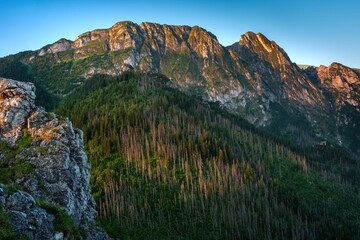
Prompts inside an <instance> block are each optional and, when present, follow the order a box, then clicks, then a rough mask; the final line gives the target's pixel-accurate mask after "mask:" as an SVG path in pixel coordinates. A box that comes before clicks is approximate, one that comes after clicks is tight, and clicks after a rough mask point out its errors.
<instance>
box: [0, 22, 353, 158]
mask: <svg viewBox="0 0 360 240" xmlns="http://www.w3.org/2000/svg"><path fill="white" fill-rule="evenodd" d="M20 58H21V59H20V61H21V62H24V63H25V64H26V65H27V67H28V68H29V69H30V72H31V74H32V75H33V76H34V77H35V78H37V79H38V81H39V82H41V83H42V84H43V85H45V86H46V87H47V89H51V91H53V92H55V93H57V94H60V95H64V96H65V95H67V94H69V93H70V92H71V91H76V88H77V87H78V86H79V85H81V84H83V83H84V82H85V81H86V80H87V79H89V78H90V77H92V76H93V75H95V74H106V75H119V74H121V73H122V72H124V71H127V70H132V69H133V70H135V71H141V72H153V73H160V74H164V75H165V76H166V77H168V78H169V79H171V81H172V82H173V83H174V86H177V87H179V88H180V89H182V90H183V91H185V92H189V93H191V94H195V95H199V96H201V97H202V98H203V99H205V100H208V101H218V102H220V103H221V104H222V105H223V106H224V107H225V108H227V109H228V110H229V111H231V112H234V113H237V114H238V115H240V116H242V117H244V118H245V119H247V120H248V121H250V122H251V123H253V124H255V125H256V126H259V127H263V128H265V129H267V130H269V131H272V132H274V133H275V134H278V135H281V136H283V137H286V138H290V139H293V140H295V141H297V142H298V143H301V142H304V141H303V140H300V139H297V137H296V135H307V137H306V138H307V141H305V142H309V143H316V142H318V143H319V142H321V141H323V140H327V141H328V142H329V143H331V144H337V145H343V143H344V142H345V143H346V144H345V145H346V147H348V146H349V144H347V142H348V141H355V140H354V139H350V138H349V137H348V136H347V135H346V134H345V135H344V134H343V132H340V133H339V132H338V127H337V124H338V121H336V119H335V118H334V116H335V115H337V114H338V112H341V111H340V109H338V108H336V107H335V108H334V103H333V102H332V101H333V100H332V98H329V97H327V95H326V94H335V93H336V92H334V91H333V92H324V91H322V89H321V88H322V87H321V86H319V85H316V83H314V82H313V81H312V79H310V78H309V76H308V74H305V71H304V70H302V69H300V68H299V67H298V66H297V65H296V64H295V63H293V62H292V61H291V59H290V58H289V56H288V55H287V53H286V52H285V51H284V49H282V48H281V47H280V46H278V45H277V44H276V42H275V41H270V40H269V39H267V38H266V37H265V36H264V35H263V34H261V33H257V34H256V33H253V32H248V33H245V34H243V35H242V36H241V37H240V40H239V41H238V42H236V43H234V44H233V45H230V46H227V47H225V46H222V45H221V44H220V43H219V42H218V40H217V38H216V36H215V35H213V34H212V33H210V32H208V31H206V30H205V29H203V28H201V27H198V26H194V27H190V26H182V25H181V26H175V25H166V24H163V25H161V24H156V23H149V22H144V23H141V24H139V25H138V24H135V23H132V22H130V21H124V22H118V23H116V24H114V25H113V26H112V27H110V28H109V29H97V30H93V31H88V32H86V33H83V34H81V35H79V36H78V37H77V38H76V39H75V40H74V41H70V40H65V39H60V40H59V41H57V42H55V43H53V44H50V45H47V46H45V47H43V48H41V49H39V50H38V51H33V52H26V53H24V54H23V57H20ZM49 70H50V71H49ZM343 71H345V69H343ZM0 73H1V71H0ZM354 96H355V95H354ZM355 97H356V98H354V99H353V102H358V101H359V99H357V97H358V96H355ZM352 111H353V110H351V112H352ZM354 111H355V115H356V116H357V114H358V112H359V110H358V109H355V110H354ZM346 114H348V113H345V112H341V113H340V115H342V116H343V117H345V118H349V117H350V118H352V114H350V115H351V116H350V115H349V116H347V115H346ZM278 125H279V126H281V127H277V126H278ZM348 128H349V129H352V130H349V131H345V132H351V131H356V129H357V128H358V126H357V125H356V126H348ZM284 129H286V130H285V131H284ZM356 148H357V147H355V148H352V151H353V152H354V151H355V152H356V151H357V149H356Z"/></svg>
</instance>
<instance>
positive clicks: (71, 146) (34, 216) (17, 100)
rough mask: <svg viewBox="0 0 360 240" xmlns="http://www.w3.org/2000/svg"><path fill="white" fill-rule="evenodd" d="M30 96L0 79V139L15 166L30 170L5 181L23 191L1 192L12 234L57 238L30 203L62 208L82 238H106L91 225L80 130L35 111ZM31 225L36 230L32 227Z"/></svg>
mask: <svg viewBox="0 0 360 240" xmlns="http://www.w3.org/2000/svg"><path fill="white" fill-rule="evenodd" d="M34 91H35V88H34V85H33V84H31V83H22V82H17V81H14V80H9V79H3V78H0V94H1V99H0V137H1V140H2V141H3V142H5V143H6V144H8V145H10V146H13V147H14V148H15V149H17V153H16V156H15V158H16V159H18V161H21V162H28V163H30V164H31V166H32V168H31V169H32V170H31V171H30V172H28V173H27V174H25V175H24V176H21V178H17V179H12V180H9V182H10V183H13V184H16V185H17V186H20V187H21V189H22V191H18V192H15V193H14V194H12V195H10V194H5V193H4V191H3V189H0V193H1V194H0V199H3V200H1V204H2V205H3V207H4V209H5V210H6V211H8V212H9V213H10V218H11V222H12V224H13V226H14V230H15V231H16V232H17V233H19V234H20V235H24V236H27V237H29V238H30V239H55V235H56V234H57V236H60V235H61V234H63V233H56V232H55V231H54V229H53V225H52V222H53V220H54V216H52V215H51V214H49V213H47V212H46V210H44V209H42V208H40V207H39V206H37V205H36V204H35V200H34V198H37V199H41V200H46V201H48V202H49V203H50V204H54V205H56V206H58V207H60V208H62V209H64V210H65V211H66V212H67V213H68V214H69V216H70V217H71V218H72V220H73V221H74V224H75V225H76V226H77V227H78V228H79V229H80V230H81V231H82V232H84V233H85V234H84V236H82V237H83V238H85V239H107V238H108V237H107V235H106V234H105V233H103V232H101V230H99V228H98V227H97V226H96V224H95V217H96V208H95V201H94V199H93V197H92V195H91V193H90V163H89V161H88V159H87V156H86V154H85V152H84V150H83V139H82V137H83V136H82V131H81V130H79V129H76V128H73V127H72V124H71V122H70V121H69V119H67V118H62V117H59V116H57V115H55V114H53V113H47V112H46V111H45V110H44V109H43V108H41V107H36V106H35V103H34V101H35V92H34ZM24 137H26V138H27V139H30V141H29V142H30V143H29V145H28V146H26V147H24V149H20V148H19V146H17V141H18V140H19V139H22V138H24ZM5 159H6V153H5V155H2V156H0V161H5ZM34 223H37V225H36V226H37V227H31V226H32V225H31V224H34ZM39 224H40V226H39ZM42 224H44V226H43V225H42ZM59 234H60V235H59ZM63 235H64V234H63ZM64 237H65V238H66V236H64ZM57 239H58V238H57Z"/></svg>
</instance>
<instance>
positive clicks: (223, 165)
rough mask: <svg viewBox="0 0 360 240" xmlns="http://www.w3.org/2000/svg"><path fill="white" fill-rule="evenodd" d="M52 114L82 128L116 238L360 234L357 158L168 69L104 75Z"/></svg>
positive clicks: (104, 215)
mask: <svg viewBox="0 0 360 240" xmlns="http://www.w3.org/2000/svg"><path fill="white" fill-rule="evenodd" d="M55 112H57V113H59V114H61V115H63V116H68V117H69V118H70V119H71V120H72V122H73V124H74V126H75V127H78V128H81V129H82V130H83V131H84V142H85V147H86V152H87V154H88V157H89V159H90V161H91V164H92V174H91V186H92V192H93V194H94V196H95V199H96V201H97V203H98V214H99V223H100V224H101V225H102V226H103V227H104V228H105V229H106V230H107V231H108V232H109V234H110V235H111V236H112V237H116V238H121V239H123V238H125V239H144V238H146V239H239V238H242V239H273V238H278V239H332V238H334V239H348V238H359V237H360V230H359V229H360V205H359V202H360V201H359V180H358V177H357V176H359V174H360V166H359V163H358V162H357V161H355V160H352V159H351V158H350V157H348V155H347V154H346V153H345V152H342V151H341V150H339V149H336V148H333V147H327V146H317V147H302V146H296V145H293V144H291V143H290V142H287V141H285V140H282V139H278V138H276V137H274V136H271V135H268V134H267V133H264V132H262V131H261V130H258V129H256V128H254V127H253V126H252V125H250V124H248V123H247V122H246V121H244V120H242V119H241V118H239V117H236V116H234V115H232V114H230V113H228V112H226V111H225V110H223V109H222V108H221V106H219V105H218V104H216V103H207V102H204V101H202V100H201V99H200V98H196V97H193V96H189V95H187V94H185V93H182V92H180V91H179V90H176V89H175V88H173V87H172V86H171V83H170V81H169V80H168V79H166V78H165V77H164V76H160V75H151V74H139V73H134V72H126V73H124V74H123V75H121V76H119V77H108V76H101V75H97V76H94V77H93V78H92V79H90V80H88V81H87V82H86V83H85V84H84V86H83V87H81V90H78V91H76V93H74V94H72V95H69V96H67V97H66V101H65V100H63V101H62V102H60V103H59V104H58V106H57V107H56V108H55Z"/></svg>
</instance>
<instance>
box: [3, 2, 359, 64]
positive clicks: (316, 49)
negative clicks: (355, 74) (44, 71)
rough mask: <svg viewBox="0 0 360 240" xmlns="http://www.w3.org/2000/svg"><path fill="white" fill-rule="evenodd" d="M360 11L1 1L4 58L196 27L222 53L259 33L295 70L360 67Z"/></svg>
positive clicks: (273, 5) (326, 6)
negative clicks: (142, 27)
mask: <svg viewBox="0 0 360 240" xmlns="http://www.w3.org/2000/svg"><path fill="white" fill-rule="evenodd" d="M359 12H360V1H356V0H342V1H335V0H327V1H326V0H302V1H300V0H287V1H285V0H250V1H241V0H237V1H234V0H232V1H230V0H222V1H214V0H207V1H196V0H192V1H190V0H181V1H178V0H172V1H164V0H153V1H145V0H137V1H129V0H127V1H122V0H117V1H116V0H102V1H95V0H87V1H83V0H71V1H70V0H62V1H55V0H11V1H9V0H0V30H1V35H2V36H1V37H0V46H1V48H0V57H3V56H7V55H9V54H15V53H18V52H20V51H26V50H37V49H39V48H41V47H43V46H45V45H47V44H50V43H53V42H55V41H57V40H58V39H60V38H66V39H70V40H74V39H75V38H76V36H78V35H80V34H82V33H84V32H86V31H90V30H94V29H98V28H109V27H111V26H112V25H114V24H115V23H116V22H119V21H124V20H130V21H133V22H135V23H138V24H140V23H141V22H156V23H161V24H169V25H170V24H171V25H190V26H194V25H198V26H201V27H203V28H205V29H206V30H208V31H210V32H212V33H213V34H215V35H216V36H217V38H218V40H219V42H220V43H221V44H222V45H224V46H228V45H231V44H233V43H234V42H237V41H239V38H240V36H241V35H242V34H244V33H245V32H247V31H253V32H261V33H263V34H264V35H265V36H266V37H268V38H269V39H270V40H274V41H275V42H277V44H279V45H280V46H281V47H282V48H283V49H284V50H285V51H286V52H287V53H288V55H289V57H290V58H291V60H292V61H293V62H296V63H298V64H309V65H316V66H318V65H320V64H323V65H329V64H331V63H332V62H339V63H342V64H344V65H347V66H350V67H354V68H360V13H359Z"/></svg>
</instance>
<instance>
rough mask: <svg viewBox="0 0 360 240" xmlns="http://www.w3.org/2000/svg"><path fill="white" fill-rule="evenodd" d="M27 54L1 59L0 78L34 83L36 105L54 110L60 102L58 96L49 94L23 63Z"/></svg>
mask: <svg viewBox="0 0 360 240" xmlns="http://www.w3.org/2000/svg"><path fill="white" fill-rule="evenodd" d="M26 54H27V52H24V53H20V54H18V55H13V56H8V57H6V58H0V77H3V78H9V79H13V80H17V81H22V82H32V83H34V85H35V87H36V99H35V101H36V105H38V106H43V107H45V108H47V109H52V108H53V107H54V106H55V105H56V104H57V102H58V99H57V97H56V96H54V95H52V94H50V93H49V91H48V90H46V89H45V87H44V85H43V84H42V83H41V81H40V80H39V79H36V78H35V77H34V76H33V74H32V73H31V70H30V69H29V68H28V66H27V65H26V64H24V63H22V62H21V59H22V58H23V56H24V55H26Z"/></svg>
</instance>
